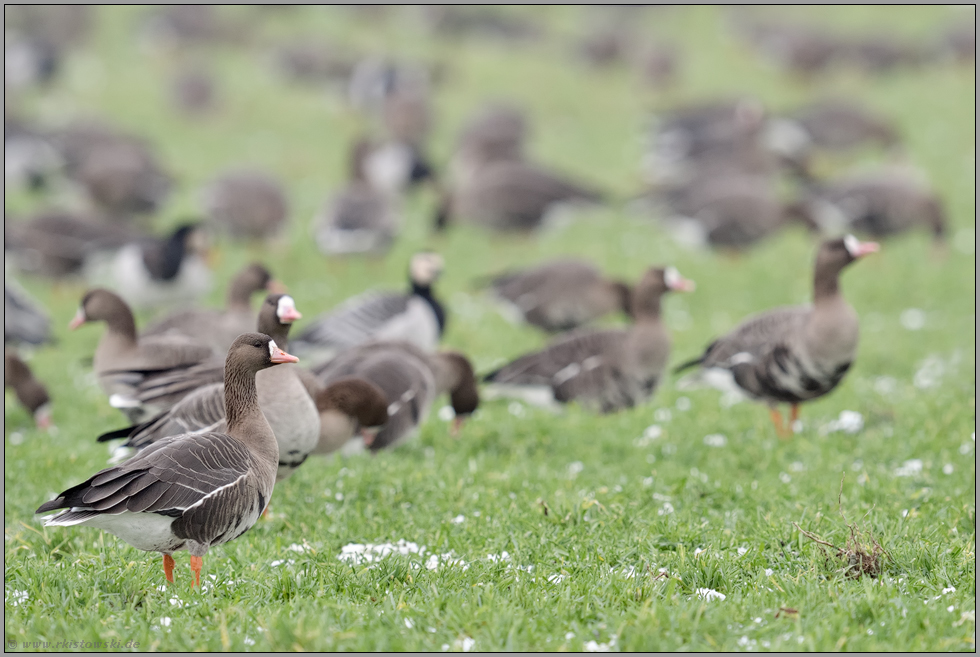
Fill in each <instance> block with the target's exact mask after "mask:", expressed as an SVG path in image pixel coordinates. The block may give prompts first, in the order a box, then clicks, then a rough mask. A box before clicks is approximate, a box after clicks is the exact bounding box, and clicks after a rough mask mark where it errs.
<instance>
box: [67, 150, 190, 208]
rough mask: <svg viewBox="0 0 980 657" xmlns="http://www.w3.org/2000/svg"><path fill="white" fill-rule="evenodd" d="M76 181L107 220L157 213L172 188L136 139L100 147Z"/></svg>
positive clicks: (154, 161) (86, 159)
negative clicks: (108, 218) (107, 217)
mask: <svg viewBox="0 0 980 657" xmlns="http://www.w3.org/2000/svg"><path fill="white" fill-rule="evenodd" d="M75 179H76V180H77V181H78V182H79V183H81V184H82V186H83V187H84V188H85V190H86V192H88V195H89V197H90V198H91V200H92V201H93V202H94V203H95V204H96V205H97V206H98V207H99V208H100V209H101V210H102V211H104V212H105V213H106V215H107V216H109V217H112V218H120V219H127V218H129V217H131V216H132V215H134V214H147V213H151V212H154V211H156V210H157V209H158V208H159V207H160V206H161V205H163V203H164V201H165V200H166V198H167V196H168V195H169V194H170V189H171V187H172V180H171V178H170V176H169V175H167V174H166V173H165V172H164V171H163V169H162V168H161V166H160V165H159V164H158V163H157V161H156V159H155V158H154V157H153V154H152V152H151V151H150V149H149V147H148V146H147V145H146V144H144V143H143V142H142V140H136V139H116V140H113V141H111V142H108V143H103V144H99V145H98V146H96V147H95V148H93V149H92V150H91V152H89V153H88V155H87V156H86V157H85V159H84V160H83V161H82V163H81V166H80V167H79V169H78V171H77V173H76V176H75Z"/></svg>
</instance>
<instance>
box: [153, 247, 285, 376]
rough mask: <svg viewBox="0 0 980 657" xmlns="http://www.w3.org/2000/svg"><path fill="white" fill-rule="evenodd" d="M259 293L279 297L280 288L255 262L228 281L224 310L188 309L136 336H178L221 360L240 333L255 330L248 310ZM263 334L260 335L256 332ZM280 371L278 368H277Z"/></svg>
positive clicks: (267, 271)
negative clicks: (196, 340)
mask: <svg viewBox="0 0 980 657" xmlns="http://www.w3.org/2000/svg"><path fill="white" fill-rule="evenodd" d="M261 290H266V291H268V292H270V293H274V294H281V293H283V292H284V291H285V289H284V288H283V286H282V284H281V283H279V282H278V281H277V280H275V279H274V278H272V274H270V273H269V270H268V269H266V268H265V267H264V266H263V265H261V264H259V263H257V262H255V263H251V264H249V265H246V266H245V267H244V268H243V269H242V270H241V271H239V272H238V274H236V275H235V277H234V278H233V279H232V280H231V284H230V285H229V286H228V293H227V295H226V297H225V309H224V310H212V309H205V308H191V309H187V310H182V311H179V312H177V313H174V314H172V315H170V316H168V317H165V318H163V319H160V320H157V321H155V322H153V323H152V324H150V325H149V326H147V327H146V328H145V329H143V331H142V332H141V333H140V335H141V336H142V337H144V338H145V337H149V336H152V335H182V336H185V337H188V338H197V339H198V340H199V341H200V342H201V343H202V344H206V345H208V346H209V347H211V348H212V349H213V350H214V351H215V353H217V354H219V355H220V356H222V357H224V355H225V354H226V353H227V352H228V347H229V346H231V343H232V342H234V341H235V338H237V337H238V336H239V335H241V334H242V333H248V332H249V331H251V330H253V329H254V328H255V322H256V319H257V315H256V313H255V312H254V311H253V310H252V307H251V299H252V295H253V294H255V293H256V292H259V291H261ZM259 332H260V333H263V332H264V331H259ZM280 369H281V368H280Z"/></svg>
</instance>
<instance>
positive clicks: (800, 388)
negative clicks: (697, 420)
mask: <svg viewBox="0 0 980 657" xmlns="http://www.w3.org/2000/svg"><path fill="white" fill-rule="evenodd" d="M876 251H878V245H877V244H876V243H874V242H859V241H858V240H857V238H855V237H854V236H852V235H848V236H846V237H844V238H840V239H835V240H829V241H826V242H824V243H823V244H822V245H821V246H820V249H819V251H818V252H817V258H816V265H815V267H814V278H813V304H812V305H808V306H793V307H785V308H776V309H774V310H770V311H768V312H764V313H761V314H759V315H755V316H754V317H750V318H749V319H747V320H745V321H744V322H742V323H741V324H740V325H739V326H737V327H736V328H735V329H733V330H732V331H730V332H729V333H728V334H726V335H724V336H722V337H720V338H718V339H717V340H715V341H714V342H712V343H711V344H710V345H708V348H707V349H706V350H705V352H704V354H702V355H701V356H700V357H698V358H695V359H694V360H691V361H688V362H686V363H684V364H682V365H680V366H679V367H677V368H676V369H675V372H680V371H683V370H684V369H687V368H689V367H694V366H699V367H700V368H701V370H700V371H699V372H697V373H696V374H695V375H694V377H693V378H691V379H689V380H685V381H682V382H681V384H680V385H681V386H684V385H691V384H695V383H699V382H705V383H709V384H712V385H718V386H719V387H721V386H727V387H729V388H730V386H731V384H732V383H734V384H735V385H736V386H737V389H738V390H740V391H742V392H743V393H744V394H747V395H748V396H750V397H752V398H753V399H756V400H759V401H763V402H765V403H766V404H768V405H769V408H770V414H771V416H772V421H773V424H774V425H775V426H776V431H777V432H778V433H779V435H780V437H786V436H789V435H791V432H792V430H793V425H794V424H795V423H796V420H797V419H798V417H799V404H800V403H802V402H805V401H810V400H812V399H817V398H819V397H822V396H824V395H826V394H828V393H829V392H831V391H832V390H833V389H834V388H836V387H837V385H838V384H839V383H840V382H841V380H842V379H843V378H844V375H845V374H847V371H848V370H849V369H850V367H851V364H852V363H853V362H854V358H855V355H856V353H857V344H858V316H857V313H856V312H855V311H854V308H852V307H851V305H850V304H849V303H848V302H847V300H846V299H844V296H843V295H842V294H841V291H840V286H839V282H838V278H839V276H840V273H841V271H843V269H844V268H845V267H847V266H848V265H850V264H851V263H853V262H855V261H856V260H858V259H860V258H863V257H864V256H866V255H868V254H870V253H875V252H876ZM787 403H788V404H791V410H790V427H788V428H787V427H784V425H783V420H782V416H781V415H780V413H779V411H778V410H777V405H778V404H787Z"/></svg>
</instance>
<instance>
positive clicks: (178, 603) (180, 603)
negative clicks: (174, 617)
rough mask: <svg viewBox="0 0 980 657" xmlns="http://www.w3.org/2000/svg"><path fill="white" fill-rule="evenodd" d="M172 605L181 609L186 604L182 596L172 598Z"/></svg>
mask: <svg viewBox="0 0 980 657" xmlns="http://www.w3.org/2000/svg"><path fill="white" fill-rule="evenodd" d="M170 605H171V606H172V607H177V608H178V609H180V608H181V607H183V606H184V601H183V600H181V599H180V598H170ZM167 620H170V619H167Z"/></svg>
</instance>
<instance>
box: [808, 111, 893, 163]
mask: <svg viewBox="0 0 980 657" xmlns="http://www.w3.org/2000/svg"><path fill="white" fill-rule="evenodd" d="M790 120H792V121H795V122H796V123H797V124H799V126H800V127H801V128H802V129H803V130H804V132H805V133H806V135H807V137H808V138H809V140H810V142H811V143H812V145H813V146H814V147H815V148H821V149H824V150H833V151H845V150H852V149H854V148H855V147H859V146H861V145H863V144H871V145H874V146H880V147H883V148H890V147H892V146H895V145H897V144H898V142H899V136H898V129H897V128H896V127H895V125H894V124H893V123H891V122H890V121H888V120H887V119H886V118H884V117H882V116H878V115H877V114H874V113H873V112H871V111H870V110H868V109H867V108H865V107H863V106H862V105H860V104H858V103H856V102H854V101H852V100H844V99H834V98H828V99H825V100H822V101H818V102H815V103H812V104H810V105H807V106H805V107H803V108H801V109H799V110H797V111H796V112H794V113H793V114H792V116H791V117H790Z"/></svg>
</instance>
